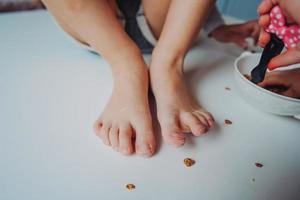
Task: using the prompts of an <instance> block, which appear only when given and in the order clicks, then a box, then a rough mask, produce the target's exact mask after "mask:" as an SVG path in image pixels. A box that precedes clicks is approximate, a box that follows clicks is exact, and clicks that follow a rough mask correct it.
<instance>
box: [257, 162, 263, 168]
mask: <svg viewBox="0 0 300 200" xmlns="http://www.w3.org/2000/svg"><path fill="white" fill-rule="evenodd" d="M255 166H256V167H258V168H262V167H263V166H264V165H263V164H261V163H255Z"/></svg>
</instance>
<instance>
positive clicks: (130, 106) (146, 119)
mask: <svg viewBox="0 0 300 200" xmlns="http://www.w3.org/2000/svg"><path fill="white" fill-rule="evenodd" d="M125 67H126V66H122V67H121V68H120V69H118V70H115V71H114V72H113V74H114V89H113V93H112V95H111V98H110V100H109V102H108V104H107V105H106V107H105V109H104V111H103V113H102V114H101V116H100V117H99V119H98V120H97V121H96V122H95V124H94V129H95V132H96V134H97V135H98V136H99V137H100V138H101V139H102V141H103V142H104V144H106V145H109V146H111V147H112V148H113V149H115V150H116V151H119V152H120V153H122V154H124V155H129V154H132V153H133V152H134V151H135V152H136V153H137V154H140V155H143V156H151V155H152V154H153V153H154V151H155V138H154V135H153V128H152V119H151V114H150V109H149V103H148V87H149V83H148V79H149V78H148V70H147V68H146V66H136V67H135V66H129V67H128V68H125Z"/></svg>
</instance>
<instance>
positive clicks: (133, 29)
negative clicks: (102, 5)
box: [117, 0, 154, 54]
mask: <svg viewBox="0 0 300 200" xmlns="http://www.w3.org/2000/svg"><path fill="white" fill-rule="evenodd" d="M117 4H118V7H119V9H120V11H121V12H122V13H123V15H124V18H125V31H126V33H127V34H128V35H129V37H130V38H131V39H132V40H133V41H134V42H135V43H136V44H137V46H138V47H139V48H140V49H141V51H142V52H143V53H145V54H149V53H152V50H153V48H154V47H153V45H152V44H151V43H150V42H149V41H148V40H147V39H146V38H145V36H144V35H143V33H142V31H141V29H140V27H139V25H138V23H137V19H136V16H137V13H138V11H139V8H140V5H141V0H117Z"/></svg>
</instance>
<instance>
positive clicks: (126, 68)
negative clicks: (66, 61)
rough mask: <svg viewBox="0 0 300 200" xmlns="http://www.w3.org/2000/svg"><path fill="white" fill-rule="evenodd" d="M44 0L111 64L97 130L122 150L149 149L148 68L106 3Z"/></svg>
mask: <svg viewBox="0 0 300 200" xmlns="http://www.w3.org/2000/svg"><path fill="white" fill-rule="evenodd" d="M44 2H45V3H46V5H47V7H48V8H49V9H50V11H52V13H53V14H54V16H55V17H56V18H57V20H58V21H59V22H61V24H64V25H65V27H64V28H66V27H67V28H68V32H72V33H75V34H76V35H77V36H79V37H77V39H78V40H80V41H82V42H85V43H87V44H88V45H90V46H91V47H92V48H93V49H95V50H96V51H97V52H98V53H99V54H100V55H101V56H102V57H104V59H106V60H107V61H108V62H109V64H110V65H111V68H112V73H113V77H114V89H113V92H112V95H111V98H110V101H109V102H108V104H107V106H106V107H105V109H104V111H103V113H102V114H101V116H100V118H99V119H98V120H97V122H96V123H95V131H96V133H97V135H98V136H99V137H100V138H101V139H102V140H103V142H104V143H105V144H107V145H110V146H112V147H113V148H114V149H116V150H118V151H120V152H121V153H123V154H131V153H132V152H133V150H134V149H135V150H136V152H137V153H139V154H142V155H146V156H149V155H151V154H153V153H154V150H155V138H154V135H153V130H152V120H151V114H150V110H149V104H148V87H149V83H148V70H147V67H146V64H145V63H144V60H143V58H142V55H141V53H140V51H139V49H138V48H137V46H136V45H135V44H134V42H133V41H132V40H131V39H130V38H129V37H128V35H127V34H126V33H125V31H124V30H123V27H122V26H121V24H120V23H119V22H118V19H117V18H116V16H115V13H114V11H113V9H112V7H111V5H110V3H109V2H108V1H100V0H89V1H86V0H68V1H61V0H44ZM75 37H76V36H75ZM99 92H100V93H99V95H101V91H99ZM133 138H135V140H134V141H132V139H133ZM132 142H134V144H133V143H132ZM133 145H135V147H134V146H133Z"/></svg>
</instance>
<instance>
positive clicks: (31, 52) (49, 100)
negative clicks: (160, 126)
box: [0, 11, 300, 200]
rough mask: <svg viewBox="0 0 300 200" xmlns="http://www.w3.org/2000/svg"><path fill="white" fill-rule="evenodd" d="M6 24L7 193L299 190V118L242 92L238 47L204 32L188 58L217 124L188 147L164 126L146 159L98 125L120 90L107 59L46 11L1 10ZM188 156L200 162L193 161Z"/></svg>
mask: <svg viewBox="0 0 300 200" xmlns="http://www.w3.org/2000/svg"><path fill="white" fill-rule="evenodd" d="M0 25H1V27H0V199H1V200H19V199H26V200H27V199H30V200H40V199H43V200H48V199H49V200H54V199H56V200H61V199H73V200H77V199H89V200H90V199H91V200H94V199H95V200H96V199H97V200H99V199H101V200H110V199H114V200H115V199H145V200H147V199H172V200H179V199H189V200H196V199H197V200H198V199H206V200H218V199H230V200H232V199H243V200H244V199H249V200H253V199H272V200H276V199H278V200H279V199H289V200H293V199H295V200H296V199H299V196H300V189H299V188H300V146H299V142H300V123H299V121H297V120H295V119H293V118H287V117H279V116H274V115H270V114H266V113H262V112H260V111H258V110H256V109H254V108H253V107H251V106H249V105H248V104H247V103H246V102H244V101H243V100H242V99H241V98H240V97H239V96H238V95H237V94H236V90H235V87H234V82H233V62H234V59H235V58H236V57H237V56H238V55H239V54H240V53H241V51H240V50H238V49H237V48H236V47H234V46H232V45H221V44H217V43H216V42H214V41H212V40H208V39H203V38H202V39H200V40H199V42H198V45H197V46H196V47H195V48H194V49H193V50H192V51H191V52H190V53H189V55H188V57H187V61H186V69H185V71H186V80H187V82H188V85H189V89H190V90H191V91H192V93H193V94H195V95H196V96H197V99H198V100H199V101H200V102H201V104H202V105H203V106H204V107H205V108H207V109H208V110H209V111H210V112H212V113H213V114H214V116H215V118H216V121H217V126H216V128H215V129H213V130H212V131H210V133H209V134H207V135H205V136H201V137H199V138H195V137H189V138H188V142H187V144H186V145H185V146H184V147H182V148H179V149H174V148H172V147H170V146H167V145H166V144H164V143H163V142H162V141H161V139H160V136H159V131H157V138H158V141H159V149H158V151H157V153H156V155H155V156H153V157H152V158H149V159H145V158H140V157H137V156H130V157H124V156H121V155H119V154H118V153H116V152H114V151H113V150H111V149H110V148H107V147H106V146H104V145H103V144H102V143H101V142H100V141H99V139H98V138H97V137H96V136H95V135H94V134H93V131H92V124H93V122H94V120H95V119H96V118H97V117H98V115H99V114H100V113H101V110H102V109H103V108H104V106H105V103H106V102H107V100H108V98H109V95H110V93H111V89H112V77H111V74H110V70H109V66H108V65H107V63H106V62H105V61H103V60H102V59H101V58H100V57H99V56H97V55H95V54H91V53H89V52H87V51H84V50H83V49H81V48H80V47H78V46H77V45H76V44H75V43H73V42H72V40H70V38H69V37H68V36H67V35H66V34H65V33H63V32H62V31H61V29H59V28H58V27H57V26H56V25H55V24H54V22H53V20H52V19H51V18H50V16H49V15H48V14H47V13H46V12H45V11H36V12H32V13H26V12H25V13H21V14H5V15H1V16H0ZM147 59H148V60H149V58H147ZM226 86H228V87H230V88H231V89H232V90H231V91H227V90H225V89H224V88H225V87H226ZM152 105H153V104H152ZM224 119H230V120H232V121H233V124H232V125H231V126H226V125H224ZM185 157H192V158H194V159H195V160H196V164H195V165H194V166H193V167H191V168H186V167H185V166H184V165H183V162H182V161H183V159H184V158H185ZM255 162H261V163H263V164H264V166H263V167H262V168H257V167H256V166H255V164H254V163H255ZM253 178H254V179H255V181H252V179H253ZM127 183H134V184H135V185H136V189H135V190H133V191H127V190H126V189H125V185H126V184H127Z"/></svg>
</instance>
